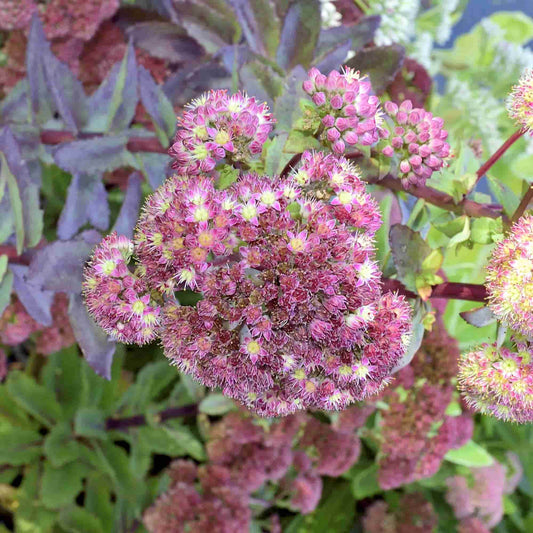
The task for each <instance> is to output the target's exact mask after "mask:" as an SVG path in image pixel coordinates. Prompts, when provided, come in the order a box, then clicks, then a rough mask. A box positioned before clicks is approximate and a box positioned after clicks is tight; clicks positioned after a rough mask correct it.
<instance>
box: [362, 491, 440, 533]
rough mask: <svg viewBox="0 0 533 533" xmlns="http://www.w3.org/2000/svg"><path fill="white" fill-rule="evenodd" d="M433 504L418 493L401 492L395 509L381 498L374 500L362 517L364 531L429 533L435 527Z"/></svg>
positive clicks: (436, 518) (435, 516)
mask: <svg viewBox="0 0 533 533" xmlns="http://www.w3.org/2000/svg"><path fill="white" fill-rule="evenodd" d="M437 523H438V517H437V513H436V512H435V510H434V509H433V505H431V503H430V502H428V501H427V500H426V499H425V498H424V496H423V495H422V494H420V493H417V492H413V493H410V494H402V496H401V497H400V500H399V502H398V505H397V507H396V508H395V509H392V508H391V507H389V504H388V503H387V502H385V501H383V500H378V501H376V502H374V503H373V504H372V505H371V506H370V507H369V508H368V509H367V510H366V513H365V516H364V517H363V531H364V533H385V532H386V533H430V532H432V531H435V528H436V527H437Z"/></svg>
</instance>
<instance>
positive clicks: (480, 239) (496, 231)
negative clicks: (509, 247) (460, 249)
mask: <svg viewBox="0 0 533 533" xmlns="http://www.w3.org/2000/svg"><path fill="white" fill-rule="evenodd" d="M502 238H503V223H502V219H501V218H496V219H494V218H487V217H482V218H475V219H472V221H471V228H470V239H471V240H472V242H477V243H479V244H492V243H493V242H498V241H500V240H501V239H502Z"/></svg>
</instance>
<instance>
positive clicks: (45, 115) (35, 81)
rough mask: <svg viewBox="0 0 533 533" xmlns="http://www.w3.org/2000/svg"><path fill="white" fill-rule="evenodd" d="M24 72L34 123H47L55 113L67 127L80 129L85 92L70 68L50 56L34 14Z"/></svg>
mask: <svg viewBox="0 0 533 533" xmlns="http://www.w3.org/2000/svg"><path fill="white" fill-rule="evenodd" d="M26 70H27V72H28V82H29V85H30V100H31V104H32V106H31V107H32V111H33V113H34V116H35V117H36V119H37V122H39V123H41V124H42V123H44V122H46V121H47V120H49V119H51V118H52V116H53V113H54V111H57V112H58V113H59V115H60V116H61V118H62V119H63V121H64V122H65V125H66V126H67V128H69V129H70V130H72V131H74V132H77V131H78V130H79V129H81V128H82V127H83V125H84V124H85V121H86V119H87V115H88V108H87V98H86V96H85V91H84V90H83V86H82V84H81V83H80V82H79V81H78V80H77V79H76V78H75V77H74V75H73V74H72V71H71V70H70V69H69V67H68V66H67V65H65V64H64V63H62V62H61V61H59V59H57V58H56V57H55V56H54V54H53V53H52V51H51V49H50V44H49V43H48V41H47V40H46V37H45V35H44V30H43V26H42V23H41V21H40V19H39V17H38V16H37V15H35V16H34V17H33V19H32V23H31V28H30V33H29V37H28V47H27V50H26Z"/></svg>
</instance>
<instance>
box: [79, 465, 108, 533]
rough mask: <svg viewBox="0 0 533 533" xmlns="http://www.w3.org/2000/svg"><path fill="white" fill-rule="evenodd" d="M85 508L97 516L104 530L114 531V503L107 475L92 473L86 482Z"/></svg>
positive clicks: (106, 532)
mask: <svg viewBox="0 0 533 533" xmlns="http://www.w3.org/2000/svg"><path fill="white" fill-rule="evenodd" d="M84 503H85V509H86V510H87V511H89V512H90V513H92V514H93V515H95V516H97V517H98V519H99V520H100V522H101V523H102V531H104V532H105V533H113V504H112V502H111V491H110V490H109V487H108V484H107V480H106V479H105V476H104V475H103V474H102V473H100V472H94V473H93V474H91V475H90V476H89V477H88V478H87V480H86V482H85V502H84Z"/></svg>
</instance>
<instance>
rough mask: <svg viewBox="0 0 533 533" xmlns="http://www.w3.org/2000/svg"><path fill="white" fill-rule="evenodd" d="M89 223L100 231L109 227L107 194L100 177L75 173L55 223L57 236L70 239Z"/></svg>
mask: <svg viewBox="0 0 533 533" xmlns="http://www.w3.org/2000/svg"><path fill="white" fill-rule="evenodd" d="M89 222H90V223H91V224H92V225H93V226H94V227H95V228H98V229H100V230H105V229H107V228H108V227H109V204H108V201H107V192H106V190H105V187H104V184H103V182H102V176H100V175H94V174H85V173H76V174H74V175H73V177H72V181H71V182H70V186H69V188H68V193H67V200H66V202H65V207H64V208H63V211H61V216H60V217H59V220H58V223H57V235H58V237H59V238H60V239H62V240H67V239H70V238H72V237H74V235H76V233H77V232H78V230H79V229H80V228H81V227H82V226H84V225H85V224H87V223H89Z"/></svg>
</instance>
